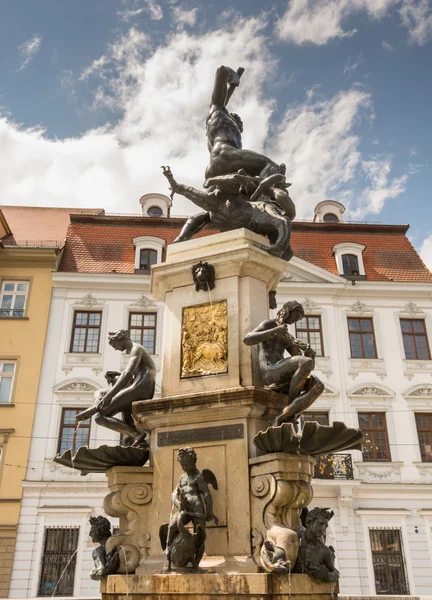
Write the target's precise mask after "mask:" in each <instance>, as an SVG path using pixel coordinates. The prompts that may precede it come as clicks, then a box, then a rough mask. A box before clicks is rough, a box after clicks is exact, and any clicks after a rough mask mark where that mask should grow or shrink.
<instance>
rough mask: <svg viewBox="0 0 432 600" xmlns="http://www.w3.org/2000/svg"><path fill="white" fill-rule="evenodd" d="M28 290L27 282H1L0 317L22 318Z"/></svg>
mask: <svg viewBox="0 0 432 600" xmlns="http://www.w3.org/2000/svg"><path fill="white" fill-rule="evenodd" d="M28 288H29V282H28V281H7V280H4V281H2V285H1V292H0V317H2V318H6V317H9V318H19V317H23V316H24V311H25V307H26V303H27V294H28Z"/></svg>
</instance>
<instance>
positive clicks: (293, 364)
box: [243, 300, 324, 425]
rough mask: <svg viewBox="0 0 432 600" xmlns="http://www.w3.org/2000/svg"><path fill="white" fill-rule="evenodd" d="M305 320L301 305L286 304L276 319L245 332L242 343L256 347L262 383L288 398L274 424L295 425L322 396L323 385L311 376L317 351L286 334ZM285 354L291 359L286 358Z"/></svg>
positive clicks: (268, 320) (294, 302)
mask: <svg viewBox="0 0 432 600" xmlns="http://www.w3.org/2000/svg"><path fill="white" fill-rule="evenodd" d="M303 317H304V310H303V307H302V305H301V304H299V303H298V302H296V301H295V300H294V301H292V302H287V303H286V304H284V305H283V306H282V308H281V309H280V310H279V311H278V313H277V315H276V318H275V319H267V320H265V321H263V322H262V323H260V325H258V327H255V329H253V330H252V331H251V332H250V333H248V334H247V335H246V336H245V338H244V340H243V342H244V343H245V344H246V345H248V346H254V345H257V344H258V346H259V351H258V352H259V354H258V356H259V365H260V370H261V375H262V378H263V381H264V384H265V385H266V386H267V387H269V388H270V389H274V390H276V391H280V392H283V393H285V394H287V395H288V406H287V407H286V408H285V409H284V410H283V412H282V414H281V415H280V416H279V417H278V418H277V421H276V425H281V424H282V423H284V422H286V421H288V422H294V423H295V417H296V416H297V415H299V414H300V413H302V412H303V411H304V410H306V409H307V408H308V407H309V406H311V404H312V403H313V402H314V401H315V400H316V399H317V398H318V396H320V395H321V394H322V392H323V391H324V385H323V384H322V383H321V381H320V380H319V379H318V378H317V377H315V376H314V375H312V370H313V369H314V367H315V355H316V352H315V351H314V350H313V348H312V347H311V346H310V344H305V343H304V342H302V341H301V340H299V339H297V338H295V337H294V336H293V335H291V333H289V331H288V325H289V324H292V323H295V322H296V321H300V319H303ZM285 351H287V352H288V353H289V354H290V356H289V357H285Z"/></svg>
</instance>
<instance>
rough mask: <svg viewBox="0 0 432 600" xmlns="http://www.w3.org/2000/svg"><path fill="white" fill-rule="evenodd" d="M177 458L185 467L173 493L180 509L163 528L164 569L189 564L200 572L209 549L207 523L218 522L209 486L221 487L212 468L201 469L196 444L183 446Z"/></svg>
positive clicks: (160, 532) (184, 566) (167, 569)
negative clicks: (194, 447) (206, 546)
mask: <svg viewBox="0 0 432 600" xmlns="http://www.w3.org/2000/svg"><path fill="white" fill-rule="evenodd" d="M177 460H178V461H179V463H180V465H181V467H182V469H183V471H184V474H183V475H182V476H181V477H180V479H179V481H178V484H177V487H176V489H175V490H174V492H173V496H172V501H173V507H175V508H176V509H177V511H178V512H177V513H176V514H174V516H173V517H172V518H171V520H170V522H169V523H164V524H163V525H161V527H160V530H159V537H160V542H161V546H162V549H163V551H164V552H165V555H166V557H167V567H166V569H164V571H165V572H170V571H171V570H172V567H174V568H175V569H176V570H179V569H180V570H181V569H185V568H189V570H192V571H195V572H199V571H201V569H200V568H199V564H200V561H201V559H202V557H203V555H204V549H205V539H206V523H208V522H209V521H214V522H215V523H216V525H217V524H218V518H217V517H216V515H215V514H214V513H213V501H212V496H211V494H210V490H209V488H208V486H209V485H212V487H213V488H214V489H215V490H217V489H218V484H217V480H216V477H215V475H214V473H213V472H212V471H210V470H209V469H203V471H202V472H201V471H199V470H198V469H197V466H196V462H197V455H196V452H195V450H194V449H193V448H180V450H179V451H178V455H177ZM189 523H192V525H193V533H191V532H190V531H189V530H188V529H186V525H188V524H189Z"/></svg>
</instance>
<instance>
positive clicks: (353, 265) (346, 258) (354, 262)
mask: <svg viewBox="0 0 432 600" xmlns="http://www.w3.org/2000/svg"><path fill="white" fill-rule="evenodd" d="M342 269H343V274H344V275H360V270H359V263H358V258H357V256H356V255H355V254H342Z"/></svg>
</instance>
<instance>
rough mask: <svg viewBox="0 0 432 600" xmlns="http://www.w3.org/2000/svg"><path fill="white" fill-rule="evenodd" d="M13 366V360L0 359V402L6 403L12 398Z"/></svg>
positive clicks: (14, 365)
mask: <svg viewBox="0 0 432 600" xmlns="http://www.w3.org/2000/svg"><path fill="white" fill-rule="evenodd" d="M15 367H16V362H15V361H11V360H10V361H9V360H5V361H2V360H0V404H8V403H9V402H11V400H12V390H13V383H14V378H15Z"/></svg>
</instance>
